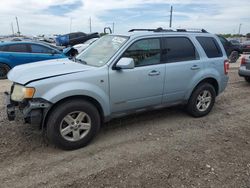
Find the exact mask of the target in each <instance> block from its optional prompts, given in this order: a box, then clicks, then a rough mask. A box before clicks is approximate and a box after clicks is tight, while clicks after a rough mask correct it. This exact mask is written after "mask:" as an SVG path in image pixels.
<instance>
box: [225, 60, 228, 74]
mask: <svg viewBox="0 0 250 188" xmlns="http://www.w3.org/2000/svg"><path fill="white" fill-rule="evenodd" d="M228 72H229V61H228V60H225V61H224V73H225V75H227V74H228Z"/></svg>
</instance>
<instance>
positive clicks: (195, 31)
mask: <svg viewBox="0 0 250 188" xmlns="http://www.w3.org/2000/svg"><path fill="white" fill-rule="evenodd" d="M176 31H177V32H192V33H208V32H207V31H206V30H205V29H176Z"/></svg>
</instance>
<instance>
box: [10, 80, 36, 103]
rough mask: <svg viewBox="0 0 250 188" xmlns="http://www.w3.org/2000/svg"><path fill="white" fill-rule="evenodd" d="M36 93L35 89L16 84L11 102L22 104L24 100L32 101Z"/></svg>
mask: <svg viewBox="0 0 250 188" xmlns="http://www.w3.org/2000/svg"><path fill="white" fill-rule="evenodd" d="M35 91H36V90H35V88H33V87H25V86H22V85H18V84H15V85H14V88H13V92H12V94H11V100H13V101H18V102H20V101H22V100H24V99H31V98H33V96H34V94H35Z"/></svg>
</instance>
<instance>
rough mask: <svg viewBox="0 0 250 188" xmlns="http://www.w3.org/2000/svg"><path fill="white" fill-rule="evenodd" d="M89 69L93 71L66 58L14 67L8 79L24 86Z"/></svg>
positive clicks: (89, 67)
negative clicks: (35, 81) (32, 82)
mask: <svg viewBox="0 0 250 188" xmlns="http://www.w3.org/2000/svg"><path fill="white" fill-rule="evenodd" d="M89 69H93V67H91V66H88V65H84V64H80V63H76V62H73V61H71V60H69V59H67V58H65V59H53V60H48V61H40V62H35V63H28V64H25V65H19V66H16V67H14V68H13V69H12V70H11V71H10V72H9V73H8V79H9V80H11V81H12V82H16V83H19V84H23V85H25V84H26V83H28V82H31V81H33V80H39V79H43V78H49V77H54V76H59V75H64V74H72V73H76V72H82V71H86V70H89Z"/></svg>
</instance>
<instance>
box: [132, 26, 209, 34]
mask: <svg viewBox="0 0 250 188" xmlns="http://www.w3.org/2000/svg"><path fill="white" fill-rule="evenodd" d="M134 31H153V32H192V33H208V32H207V31H206V30H205V29H176V30H172V29H163V28H161V27H159V28H157V29H131V30H129V31H128V32H134Z"/></svg>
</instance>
